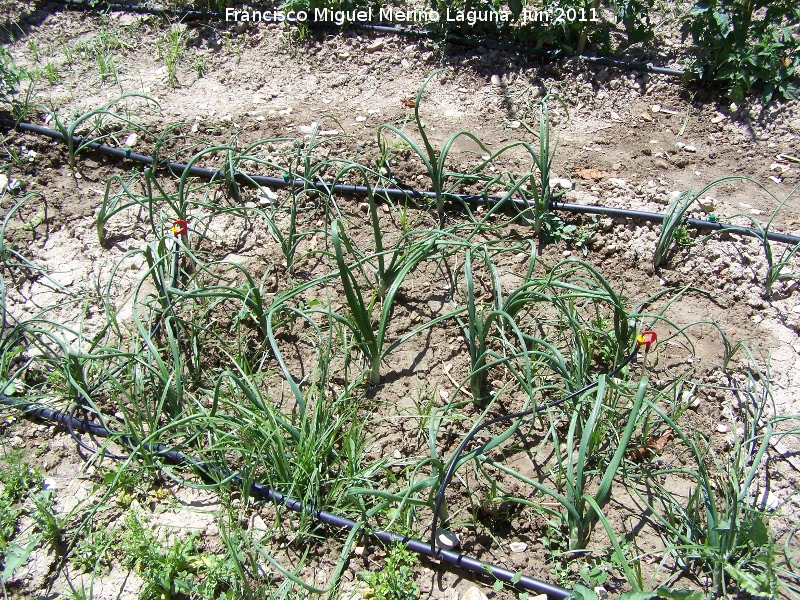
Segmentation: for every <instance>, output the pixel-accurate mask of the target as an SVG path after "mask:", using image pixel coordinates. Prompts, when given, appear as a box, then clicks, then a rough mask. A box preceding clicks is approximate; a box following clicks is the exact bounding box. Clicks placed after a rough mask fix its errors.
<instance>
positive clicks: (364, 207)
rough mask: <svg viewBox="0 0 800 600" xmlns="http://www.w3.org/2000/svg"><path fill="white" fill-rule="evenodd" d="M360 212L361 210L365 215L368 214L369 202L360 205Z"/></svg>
mask: <svg viewBox="0 0 800 600" xmlns="http://www.w3.org/2000/svg"><path fill="white" fill-rule="evenodd" d="M358 210H360V211H361V212H362V213H364V214H366V213H368V212H369V202H362V203H361V204H359V205H358Z"/></svg>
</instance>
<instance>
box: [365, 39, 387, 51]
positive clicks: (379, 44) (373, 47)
mask: <svg viewBox="0 0 800 600" xmlns="http://www.w3.org/2000/svg"><path fill="white" fill-rule="evenodd" d="M383 44H384V41H383V40H375V41H374V42H372V43H371V44H370V45H368V46H367V48H366V50H367V52H377V51H378V50H382V49H383Z"/></svg>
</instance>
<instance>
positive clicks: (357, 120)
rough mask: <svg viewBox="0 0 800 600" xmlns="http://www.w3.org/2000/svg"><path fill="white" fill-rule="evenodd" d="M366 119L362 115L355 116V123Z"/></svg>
mask: <svg viewBox="0 0 800 600" xmlns="http://www.w3.org/2000/svg"><path fill="white" fill-rule="evenodd" d="M366 120H367V117H363V116H361V115H359V116H357V117H356V123H363V122H364V121H366Z"/></svg>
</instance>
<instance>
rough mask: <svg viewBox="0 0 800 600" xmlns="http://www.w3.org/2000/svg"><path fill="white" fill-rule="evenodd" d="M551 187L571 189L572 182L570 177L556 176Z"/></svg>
mask: <svg viewBox="0 0 800 600" xmlns="http://www.w3.org/2000/svg"><path fill="white" fill-rule="evenodd" d="M550 187H553V188H561V189H562V190H571V189H572V182H571V181H570V180H569V179H564V178H555V179H551V180H550Z"/></svg>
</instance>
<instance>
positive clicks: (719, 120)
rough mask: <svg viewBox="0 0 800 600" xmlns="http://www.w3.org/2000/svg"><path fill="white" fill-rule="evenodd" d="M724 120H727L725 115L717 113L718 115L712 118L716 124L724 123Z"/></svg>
mask: <svg viewBox="0 0 800 600" xmlns="http://www.w3.org/2000/svg"><path fill="white" fill-rule="evenodd" d="M724 120H725V115H717V116H716V117H714V118H713V119H711V122H712V123H713V124H714V125H719V124H720V123H722V122H723V121H724Z"/></svg>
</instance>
